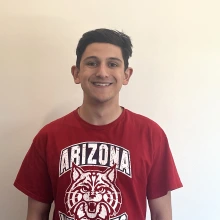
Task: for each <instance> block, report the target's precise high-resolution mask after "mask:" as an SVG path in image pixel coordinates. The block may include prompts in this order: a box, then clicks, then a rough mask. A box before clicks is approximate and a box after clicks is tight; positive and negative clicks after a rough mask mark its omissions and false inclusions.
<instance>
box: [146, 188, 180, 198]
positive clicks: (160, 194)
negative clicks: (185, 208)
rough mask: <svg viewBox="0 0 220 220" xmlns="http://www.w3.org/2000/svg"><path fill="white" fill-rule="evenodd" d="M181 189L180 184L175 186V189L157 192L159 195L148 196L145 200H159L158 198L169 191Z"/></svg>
mask: <svg viewBox="0 0 220 220" xmlns="http://www.w3.org/2000/svg"><path fill="white" fill-rule="evenodd" d="M182 187H183V185H182V184H180V185H178V186H176V187H171V188H169V189H167V190H164V191H161V192H159V193H155V194H152V195H150V196H148V197H147V199H148V200H152V199H158V198H160V197H163V196H165V195H166V194H167V193H168V192H169V191H173V190H176V189H179V188H182Z"/></svg>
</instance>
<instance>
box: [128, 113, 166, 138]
mask: <svg viewBox="0 0 220 220" xmlns="http://www.w3.org/2000/svg"><path fill="white" fill-rule="evenodd" d="M125 111H126V116H127V119H128V120H129V121H130V123H131V124H133V125H134V126H135V127H136V128H137V129H141V130H142V129H146V130H148V131H150V132H153V133H161V134H163V133H164V131H163V129H162V128H161V127H160V125H159V124H158V123H157V122H155V121H154V120H152V119H150V118H148V117H146V116H144V115H141V114H137V113H134V112H132V111H130V110H128V109H126V110H125Z"/></svg>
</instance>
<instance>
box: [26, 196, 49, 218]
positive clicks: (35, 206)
mask: <svg viewBox="0 0 220 220" xmlns="http://www.w3.org/2000/svg"><path fill="white" fill-rule="evenodd" d="M50 207H51V204H46V203H42V202H38V201H37V200H34V199H32V198H30V197H28V213H27V220H48V219H49V213H50Z"/></svg>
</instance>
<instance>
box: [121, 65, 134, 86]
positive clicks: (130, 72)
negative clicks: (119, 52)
mask: <svg viewBox="0 0 220 220" xmlns="http://www.w3.org/2000/svg"><path fill="white" fill-rule="evenodd" d="M132 73H133V69H132V68H131V67H128V68H127V69H126V70H125V78H124V80H123V85H127V84H128V82H129V80H130V78H131V75H132Z"/></svg>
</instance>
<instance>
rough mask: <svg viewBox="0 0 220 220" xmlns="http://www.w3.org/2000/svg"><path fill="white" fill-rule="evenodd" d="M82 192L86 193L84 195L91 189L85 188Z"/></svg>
mask: <svg viewBox="0 0 220 220" xmlns="http://www.w3.org/2000/svg"><path fill="white" fill-rule="evenodd" d="M81 190H82V192H84V193H85V192H88V191H89V189H88V188H87V187H85V186H83V187H82V189H81Z"/></svg>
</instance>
